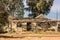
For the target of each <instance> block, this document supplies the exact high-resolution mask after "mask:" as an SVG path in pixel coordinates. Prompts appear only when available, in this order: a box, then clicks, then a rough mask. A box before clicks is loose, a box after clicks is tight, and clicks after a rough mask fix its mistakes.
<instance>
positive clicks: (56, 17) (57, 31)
mask: <svg viewBox="0 0 60 40" xmlns="http://www.w3.org/2000/svg"><path fill="white" fill-rule="evenodd" d="M56 20H57V26H56V30H55V31H56V32H58V10H56Z"/></svg>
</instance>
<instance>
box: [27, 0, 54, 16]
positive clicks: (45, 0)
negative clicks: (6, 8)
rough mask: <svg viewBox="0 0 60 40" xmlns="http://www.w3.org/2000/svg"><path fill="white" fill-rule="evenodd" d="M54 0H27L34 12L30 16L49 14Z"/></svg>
mask: <svg viewBox="0 0 60 40" xmlns="http://www.w3.org/2000/svg"><path fill="white" fill-rule="evenodd" d="M53 1H54V0H27V5H28V6H29V7H28V9H29V10H30V11H31V12H32V13H31V14H29V16H33V17H36V16H37V15H40V14H44V15H47V14H48V13H49V11H50V8H51V6H52V5H53Z"/></svg>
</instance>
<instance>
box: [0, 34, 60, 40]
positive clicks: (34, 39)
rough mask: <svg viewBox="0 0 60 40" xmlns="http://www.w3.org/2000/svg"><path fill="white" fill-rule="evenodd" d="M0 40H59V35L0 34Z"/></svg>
mask: <svg viewBox="0 0 60 40" xmlns="http://www.w3.org/2000/svg"><path fill="white" fill-rule="evenodd" d="M0 40H60V34H0Z"/></svg>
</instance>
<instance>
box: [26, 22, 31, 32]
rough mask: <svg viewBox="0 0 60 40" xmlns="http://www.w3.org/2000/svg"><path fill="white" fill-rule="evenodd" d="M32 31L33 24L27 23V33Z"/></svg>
mask: <svg viewBox="0 0 60 40" xmlns="http://www.w3.org/2000/svg"><path fill="white" fill-rule="evenodd" d="M30 30H31V22H27V31H30Z"/></svg>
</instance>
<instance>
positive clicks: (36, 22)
mask: <svg viewBox="0 0 60 40" xmlns="http://www.w3.org/2000/svg"><path fill="white" fill-rule="evenodd" d="M8 19H9V24H8V26H7V27H8V31H9V30H12V29H14V30H15V31H50V30H51V31H60V24H59V22H60V21H59V20H58V21H57V20H51V19H48V18H47V17H45V16H44V15H43V14H40V15H39V16H37V17H35V18H24V19H19V20H15V19H14V17H12V16H11V15H10V16H9V17H8Z"/></svg>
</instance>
